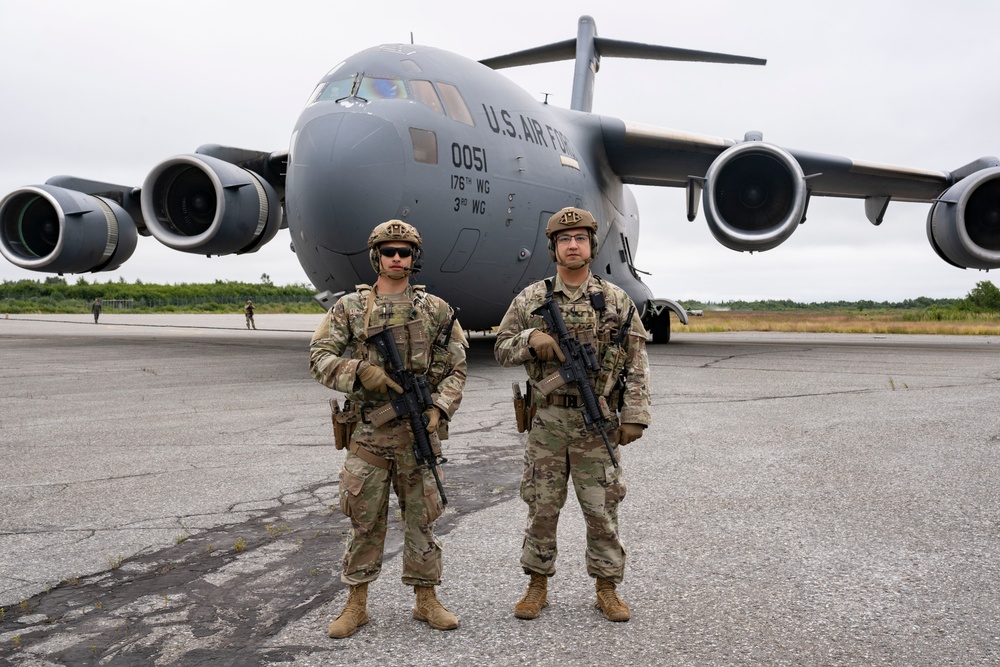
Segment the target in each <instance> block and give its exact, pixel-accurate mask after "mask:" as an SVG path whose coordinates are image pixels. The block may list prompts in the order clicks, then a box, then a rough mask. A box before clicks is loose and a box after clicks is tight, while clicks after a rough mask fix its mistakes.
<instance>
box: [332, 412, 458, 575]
mask: <svg viewBox="0 0 1000 667" xmlns="http://www.w3.org/2000/svg"><path fill="white" fill-rule="evenodd" d="M412 438H413V436H412V432H411V431H410V427H409V424H406V423H403V422H402V420H399V419H396V420H393V421H392V422H390V423H389V424H386V425H384V426H382V427H380V428H378V429H373V428H372V426H371V424H365V423H361V424H358V428H357V429H356V430H355V432H354V437H353V438H352V440H353V441H354V442H357V443H358V444H359V445H361V446H362V447H364V448H365V449H366V450H368V451H369V452H371V453H373V454H376V455H378V456H382V457H384V458H387V459H392V460H393V465H392V469H391V470H385V469H384V468H379V467H378V466H375V465H372V464H371V463H368V462H366V461H364V460H363V459H361V458H359V457H358V456H356V455H354V454H353V453H351V452H348V453H347V456H346V457H345V458H344V466H343V468H342V469H341V471H340V509H341V511H343V512H344V514H345V515H347V516H348V517H349V518H350V520H351V534H350V536H349V537H348V538H347V544H346V546H345V548H344V562H343V572H342V574H341V581H343V582H344V583H345V584H350V585H352V586H353V585H357V584H361V583H364V582H367V581H374V580H375V579H377V578H378V576H379V573H380V572H381V571H382V554H383V551H384V549H385V535H386V529H387V524H388V515H389V489H390V487H391V488H392V491H393V492H394V493H395V494H396V498H397V499H398V501H399V510H400V514H401V516H402V520H403V526H404V528H403V531H404V532H403V538H404V545H403V584H405V585H407V586H437V585H439V584H440V583H441V543H440V541H438V539H437V538H436V537H435V536H434V522H435V521H436V520H437V518H438V517H440V516H441V514H442V513H443V511H444V505H442V504H441V496H440V495H439V494H438V490H437V486H436V485H435V483H434V477H433V475H432V474H431V472H430V470H429V469H428V468H427V466H422V467H419V468H418V467H417V461H416V457H415V456H414V454H413V444H412V442H413V439H412ZM439 474H440V470H439Z"/></svg>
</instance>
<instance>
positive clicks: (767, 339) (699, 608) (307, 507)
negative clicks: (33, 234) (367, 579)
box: [0, 313, 1000, 665]
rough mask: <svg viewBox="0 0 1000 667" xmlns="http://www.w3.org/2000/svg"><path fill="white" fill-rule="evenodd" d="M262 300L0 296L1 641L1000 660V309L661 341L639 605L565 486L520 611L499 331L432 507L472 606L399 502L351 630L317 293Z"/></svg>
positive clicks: (637, 507)
mask: <svg viewBox="0 0 1000 667" xmlns="http://www.w3.org/2000/svg"><path fill="white" fill-rule="evenodd" d="M258 319H259V322H258V326H259V327H260V329H259V330H258V331H256V332H255V331H246V330H245V329H240V327H241V326H242V324H243V323H242V315H241V314H237V315H233V316H218V315H214V316H185V315H181V316H176V315H175V316H134V315H132V316H125V315H120V316H117V315H115V314H107V313H106V316H105V317H102V324H101V325H97V326H95V325H93V323H92V322H90V323H89V324H88V323H87V321H86V320H87V318H86V317H85V316H79V317H76V316H49V317H44V316H34V317H31V316H14V317H12V318H10V319H6V320H0V361H2V363H0V376H2V377H3V388H2V389H0V392H2V395H3V397H4V398H3V409H2V411H0V443H2V444H3V446H2V448H0V492H2V497H3V510H4V511H3V512H2V515H0V553H3V554H4V556H3V559H2V560H0V608H2V612H0V664H13V665H82V664H102V665H200V664H205V665H208V664H211V665H265V664H266V665H271V664H277V665H325V664H334V663H342V662H343V663H346V662H350V663H352V664H357V665H367V664H371V665H376V664H378V665H384V664H408V665H434V664H441V663H442V662H443V661H445V660H448V661H449V662H466V663H477V662H484V661H486V660H489V661H490V662H491V663H492V664H567V665H570V664H591V663H598V662H611V661H612V660H614V661H622V660H623V661H626V662H632V663H634V664H679V665H680V664H691V665H716V664H717V665H724V664H725V665H740V664H761V663H764V664H774V665H780V664H787V665H813V664H845V665H852V664H856V665H881V664H884V665H891V664H908V665H937V664H945V663H958V664H990V663H995V662H996V661H997V660H1000V630H998V627H997V625H996V622H995V619H996V618H997V617H998V613H997V612H998V606H1000V604H998V602H997V600H1000V590H998V588H1000V584H998V582H1000V577H998V575H1000V558H998V556H1000V484H998V481H1000V480H998V479H997V477H998V472H997V471H998V470H1000V466H998V464H1000V416H998V412H997V410H996V406H997V404H998V402H997V399H998V398H1000V386H998V384H1000V355H998V354H997V350H998V346H1000V339H997V338H996V337H968V338H964V337H963V338H945V337H937V336H859V335H853V336H849V335H844V336H841V335H825V334H824V335H808V334H697V335H691V334H684V333H683V332H681V333H676V334H675V338H674V342H673V343H671V344H670V345H668V346H661V347H656V348H653V349H652V350H651V357H650V363H651V368H652V373H653V381H654V386H653V389H654V399H653V406H654V413H653V414H654V420H655V422H656V423H655V424H654V425H653V427H651V428H650V429H649V431H648V432H647V434H646V435H645V436H644V437H643V438H642V439H641V440H639V441H638V442H637V443H635V444H633V445H630V446H629V447H628V448H627V450H626V452H625V462H624V467H625V471H626V475H627V480H628V484H629V492H628V497H627V498H626V500H625V502H624V503H623V505H622V510H621V522H622V533H623V538H624V540H625V542H626V545H627V547H628V549H629V565H628V569H627V572H626V581H625V584H624V585H623V586H622V591H623V596H624V597H625V599H626V600H627V601H628V602H629V604H630V605H631V606H632V609H633V619H632V621H631V622H629V623H627V624H608V623H606V622H604V621H603V620H602V619H601V618H600V616H599V615H598V614H597V612H595V611H594V610H593V609H592V604H593V599H592V598H593V584H592V583H591V582H590V581H589V580H588V578H587V577H586V575H585V573H584V572H583V565H582V558H583V557H582V553H583V545H582V542H583V528H582V521H581V519H580V517H579V509H578V507H577V506H576V504H575V500H574V499H572V498H571V499H570V500H569V501H568V503H567V507H566V510H565V512H564V513H563V520H562V521H561V522H560V560H559V563H560V564H559V573H558V574H557V576H556V577H555V578H553V580H552V582H551V586H552V588H553V592H552V596H551V602H552V604H551V605H550V607H548V608H547V609H546V610H545V611H544V612H543V614H542V617H541V618H540V619H538V620H537V621H531V622H524V621H519V620H517V619H514V618H513V617H512V615H511V608H512V606H513V603H514V602H515V601H516V600H517V598H518V597H519V596H520V594H521V592H522V591H523V586H524V584H525V581H526V580H525V578H524V577H523V575H522V574H521V573H520V571H519V567H518V564H517V559H518V556H519V546H520V530H521V526H522V523H523V520H524V506H523V503H522V502H521V501H520V498H519V497H518V481H519V477H520V465H521V464H520V450H521V440H520V437H519V436H518V435H517V434H516V431H515V430H514V428H513V423H512V415H511V414H510V412H511V407H510V398H509V396H510V383H511V382H513V381H522V382H523V373H522V372H521V371H520V369H501V368H499V367H498V366H497V365H496V364H495V362H493V360H492V339H491V338H482V337H476V338H474V340H473V347H472V349H471V351H470V375H469V381H468V385H467V392H466V397H465V399H464V403H463V406H462V409H461V410H460V411H459V412H458V414H457V415H456V418H455V422H454V423H453V428H452V438H451V440H450V441H449V442H448V443H446V444H447V455H448V457H449V462H448V464H446V466H445V480H444V482H445V486H446V489H447V491H448V496H449V501H450V503H449V506H448V509H447V512H446V513H445V515H444V517H442V519H441V520H440V521H439V522H438V530H437V533H438V535H439V536H440V537H441V538H442V540H443V542H444V543H445V573H444V583H443V585H442V586H441V588H440V590H439V593H440V596H441V598H442V600H443V601H444V602H445V604H446V605H447V606H449V607H450V608H451V609H452V610H453V611H455V612H456V613H457V614H458V616H459V618H460V619H461V623H462V626H461V627H460V628H459V630H457V631H454V632H450V633H439V632H434V631H431V630H429V629H428V628H427V627H426V625H424V624H421V623H417V622H415V621H413V620H412V619H410V617H409V612H410V609H411V608H412V603H413V594H412V591H410V590H408V589H406V588H404V587H403V586H402V585H401V584H400V582H399V563H398V559H396V558H394V556H395V555H396V554H398V553H399V550H400V549H401V545H402V537H401V531H400V530H399V525H398V523H395V524H392V526H391V530H390V534H389V538H388V543H387V546H386V552H387V553H386V559H385V567H384V569H383V573H382V577H381V578H380V579H379V580H378V581H377V582H376V583H375V584H373V586H372V590H371V594H370V601H369V611H370V614H371V616H372V622H371V623H370V624H369V625H368V626H366V627H365V628H362V629H361V630H360V631H359V632H358V633H357V634H356V635H355V636H354V637H352V638H350V639H347V640H340V641H336V640H330V639H328V638H327V637H326V635H325V628H326V624H327V623H328V622H329V621H330V620H331V619H332V618H333V617H335V616H336V614H337V613H338V612H339V609H340V607H341V606H342V604H343V601H344V598H345V596H346V591H345V587H344V586H343V584H341V582H340V579H339V565H340V557H341V553H342V547H343V535H344V531H345V530H346V529H347V522H346V519H345V518H344V517H343V516H342V515H341V514H340V512H339V509H337V507H336V503H337V474H338V471H339V466H340V461H341V460H342V456H343V454H342V453H341V452H337V451H336V450H335V449H334V448H333V446H332V442H331V439H332V436H331V433H330V426H329V412H328V407H327V400H328V398H330V396H331V392H329V390H327V389H326V388H324V387H322V386H320V385H319V384H317V383H315V382H314V381H313V380H312V379H311V378H310V377H309V375H308V369H307V356H308V355H307V352H306V348H307V345H308V339H309V336H310V334H311V331H312V329H313V327H314V325H315V321H316V320H317V318H315V317H311V316H260V317H259V318H258ZM571 495H572V494H571ZM392 509H393V511H394V510H395V505H393V507H392Z"/></svg>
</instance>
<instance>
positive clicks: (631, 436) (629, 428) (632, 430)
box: [618, 424, 642, 447]
mask: <svg viewBox="0 0 1000 667" xmlns="http://www.w3.org/2000/svg"><path fill="white" fill-rule="evenodd" d="M641 437H642V424H619V425H618V444H619V445H621V446H622V447H624V446H625V445H627V444H628V443H630V442H633V441H635V440H638V439H639V438H641Z"/></svg>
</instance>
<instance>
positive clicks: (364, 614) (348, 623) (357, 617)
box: [326, 581, 368, 639]
mask: <svg viewBox="0 0 1000 667" xmlns="http://www.w3.org/2000/svg"><path fill="white" fill-rule="evenodd" d="M367 622H368V582H367V581H366V582H365V583H363V584H358V585H357V586H351V592H350V594H349V595H348V596H347V604H346V605H344V611H342V612H340V616H338V617H337V620H335V621H334V622H333V623H331V624H330V627H329V628H327V629H326V634H328V635H330V636H331V637H333V638H334V639H342V638H344V637H350V636H351V635H353V634H354V633H355V631H357V629H358V628H360V627H361V626H362V625H364V624H365V623H367Z"/></svg>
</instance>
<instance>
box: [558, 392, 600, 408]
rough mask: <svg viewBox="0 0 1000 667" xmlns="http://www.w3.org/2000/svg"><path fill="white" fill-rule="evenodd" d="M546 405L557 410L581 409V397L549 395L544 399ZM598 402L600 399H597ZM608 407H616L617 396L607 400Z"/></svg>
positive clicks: (574, 395)
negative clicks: (552, 406)
mask: <svg viewBox="0 0 1000 667" xmlns="http://www.w3.org/2000/svg"><path fill="white" fill-rule="evenodd" d="M545 400H546V404H547V405H554V406H556V407H557V408H582V407H583V396H577V395H576V394H549V395H548V397H547V398H546V399H545ZM597 400H598V401H600V400H601V399H600V398H598V399H597ZM607 402H608V405H618V394H617V393H615V394H612V395H611V396H610V397H609V398H608V399H607Z"/></svg>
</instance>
